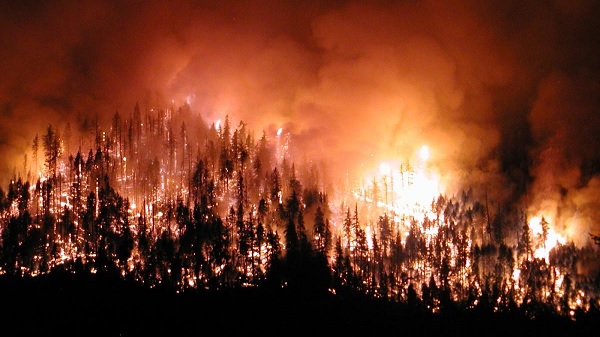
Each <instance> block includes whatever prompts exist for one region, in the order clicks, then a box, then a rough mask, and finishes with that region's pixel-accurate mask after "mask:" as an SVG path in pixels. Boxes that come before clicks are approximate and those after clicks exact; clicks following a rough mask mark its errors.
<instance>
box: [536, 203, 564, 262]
mask: <svg viewBox="0 0 600 337" xmlns="http://www.w3.org/2000/svg"><path fill="white" fill-rule="evenodd" d="M544 222H545V223H546V226H547V229H546V233H545V234H544V225H543V224H544ZM529 229H530V231H531V233H532V234H533V239H534V240H535V241H534V242H535V243H536V244H535V246H534V248H535V251H534V257H536V258H538V259H545V260H546V262H548V256H549V254H550V251H551V250H552V249H553V248H554V247H556V245H558V244H561V245H564V244H565V243H566V242H567V239H566V237H565V236H563V235H561V234H560V233H557V232H556V231H555V230H554V229H553V228H552V227H551V226H550V222H549V221H548V220H546V218H545V217H544V216H541V215H536V216H533V217H531V219H530V220H529ZM544 236H545V237H544Z"/></svg>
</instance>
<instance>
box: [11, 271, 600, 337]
mask: <svg viewBox="0 0 600 337" xmlns="http://www.w3.org/2000/svg"><path fill="white" fill-rule="evenodd" d="M0 306H1V308H2V311H1V312H2V313H1V316H0V329H1V331H3V332H4V331H10V332H11V333H10V334H6V335H7V336H8V335H11V336H17V335H46V334H48V333H52V334H56V335H59V336H67V335H68V336H92V335H100V336H207V335H211V336H212V335H222V336H230V335H240V336H244V335H246V336H250V335H252V336H254V335H263V336H285V335H292V334H293V335H324V334H325V335H328V334H330V335H335V336H338V335H345V336H375V335H378V334H386V335H387V336H510V337H512V336H594V335H598V333H600V317H592V316H591V315H588V316H583V317H581V318H580V319H579V320H578V321H577V322H572V321H568V320H563V319H560V318H557V317H547V318H545V319H537V320H529V319H525V318H523V317H520V316H516V315H512V316H510V315H481V314H477V313H475V312H470V313H460V314H453V315H452V316H451V317H449V316H432V315H424V314H415V313H414V312H411V311H410V310H407V308H406V307H403V306H401V305H392V304H390V303H388V302H383V301H375V300H369V299H365V298H357V297H352V298H347V297H346V298H340V296H333V295H331V294H314V293H298V292H291V291H289V290H277V291H273V290H261V289H238V290H227V291H220V292H203V293H193V294H191V293H188V294H178V295H176V294H172V293H171V292H167V291H163V290H158V289H145V288H143V287H142V286H141V285H139V284H137V283H133V282H127V281H124V280H120V279H115V278H111V277H108V276H99V275H74V274H68V273H54V274H51V275H43V276H38V277H35V278H31V277H28V278H16V277H8V276H0ZM0 335H5V334H4V333H0Z"/></svg>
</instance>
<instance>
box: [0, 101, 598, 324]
mask: <svg viewBox="0 0 600 337" xmlns="http://www.w3.org/2000/svg"><path fill="white" fill-rule="evenodd" d="M189 116H190V114H189V107H185V106H184V107H181V108H180V109H179V110H174V109H172V108H165V107H146V109H145V110H144V111H142V109H141V107H140V106H139V104H136V106H135V108H134V109H133V111H132V113H131V115H130V117H129V118H124V117H123V118H122V117H121V115H120V114H119V113H116V114H115V115H114V116H113V118H112V120H111V123H110V125H108V127H107V128H106V129H103V128H102V127H101V126H100V125H99V124H98V123H97V122H96V124H95V127H94V130H93V131H94V132H93V133H88V132H86V133H83V134H82V138H81V142H80V143H81V144H90V148H89V149H85V150H83V149H79V150H78V151H77V152H76V153H74V154H73V153H64V152H63V150H64V147H63V143H62V142H61V138H60V136H59V135H58V133H57V132H56V131H55V130H54V128H53V127H52V126H49V127H48V129H47V130H46V133H45V134H44V135H43V137H42V140H43V146H44V154H45V170H38V172H39V174H38V177H37V180H36V181H32V182H29V181H23V179H22V178H21V177H15V179H13V181H11V183H10V184H9V186H8V193H5V192H4V191H3V190H1V189H0V230H1V234H2V235H1V237H2V241H1V248H2V249H1V250H0V253H1V255H0V262H1V264H0V265H1V268H2V269H1V271H2V273H10V274H20V275H21V274H27V275H33V276H35V275H40V274H43V273H48V272H51V271H53V270H56V269H67V270H78V271H80V272H89V273H110V274H114V275H118V276H119V277H123V278H129V279H134V280H137V281H139V282H140V283H142V284H144V285H146V286H148V287H157V286H161V287H168V288H171V289H173V290H174V291H184V290H194V289H204V288H210V289H219V288H223V287H256V286H274V287H295V288H306V289H311V290H313V291H330V292H335V293H340V294H341V293H351V292H357V293H361V294H366V295H368V296H372V297H376V298H384V299H387V300H390V301H397V302H406V303H409V304H410V305H411V306H414V307H419V308H421V309H423V310H427V311H431V312H438V311H443V310H448V308H451V307H453V308H456V307H459V308H464V309H471V308H483V309H485V310H490V311H494V312H495V311H511V310H524V311H525V312H527V313H530V314H532V315H534V314H535V312H537V311H539V310H552V311H555V312H557V313H560V314H562V315H565V316H573V315H574V312H575V311H576V310H592V309H595V308H596V307H597V306H598V299H599V294H598V289H596V287H595V285H596V284H597V283H594V282H597V278H598V275H593V276H592V277H589V276H587V275H582V274H581V273H580V272H579V271H578V268H577V264H578V262H579V261H582V260H584V259H586V258H588V257H589V256H590V255H591V254H594V251H593V250H591V249H589V248H578V247H575V245H574V244H573V243H572V242H567V241H566V240H565V239H564V238H563V237H561V236H560V235H559V234H558V233H556V232H555V231H554V230H553V229H552V226H551V225H552V224H551V223H550V222H549V221H548V219H546V218H545V217H543V216H540V217H532V218H529V219H527V217H526V216H525V213H524V212H523V211H522V210H521V209H516V210H515V209H508V208H507V209H502V210H498V211H497V212H496V213H495V214H492V212H491V210H490V207H489V203H488V200H487V198H483V199H482V198H479V197H477V196H476V195H477V193H476V192H477V191H474V190H473V189H472V188H468V189H465V190H464V191H461V192H460V193H458V194H457V195H446V194H444V193H443V189H442V188H441V186H440V183H439V178H438V177H437V176H436V174H435V172H431V171H429V170H428V169H427V160H428V158H429V154H430V152H429V148H428V147H426V146H423V147H420V148H419V150H418V152H419V159H418V161H416V162H413V163H410V162H408V161H401V162H388V163H383V164H382V165H381V166H380V167H379V168H380V170H379V172H378V173H376V174H373V176H372V177H369V178H368V179H367V180H366V181H368V183H366V184H364V185H362V186H360V187H359V188H355V189H353V190H352V191H351V192H350V193H349V194H347V195H344V196H343V198H342V199H341V200H334V201H331V200H329V196H328V195H327V193H326V192H325V191H323V190H322V189H321V188H320V187H319V184H318V183H317V182H318V181H319V180H320V179H322V177H321V176H320V174H319V172H318V170H316V169H315V167H299V166H297V165H296V163H295V162H293V158H291V156H289V155H288V154H287V152H286V151H287V147H289V146H290V143H289V141H286V143H285V144H284V145H283V146H285V147H286V149H283V150H285V151H282V149H280V148H278V146H277V144H272V143H271V142H270V140H269V138H268V136H267V134H266V133H265V132H264V131H263V134H262V137H260V139H258V140H256V139H255V138H254V135H253V134H252V132H251V131H250V130H248V129H247V127H246V125H245V124H244V123H243V122H240V123H239V124H238V125H237V126H236V127H233V126H232V123H231V121H230V119H229V117H228V116H227V117H226V118H225V121H224V123H223V124H221V122H220V121H217V122H215V123H212V124H210V125H208V124H207V123H204V122H203V123H191V122H190V121H189V120H187V119H186V118H189ZM176 125H180V126H181V127H180V131H179V132H175V131H174V130H176V128H175V126H176ZM189 125H194V126H195V127H194V128H190V127H188V126H189ZM280 135H281V130H279V131H278V134H277V135H276V136H275V137H276V139H278V137H280ZM86 137H87V138H86ZM90 137H93V139H88V138H90ZM37 142H38V140H37V136H36V138H35V139H34V146H33V147H32V152H33V157H34V158H36V157H37V151H38V148H37ZM280 146H281V144H280ZM86 152H87V155H86V154H85V153H86ZM282 152H283V153H286V155H281V153H282ZM36 165H37V164H36ZM36 170H37V167H36ZM298 172H303V175H302V177H309V178H308V179H306V180H302V178H301V177H300V176H299V175H298ZM334 203H338V205H332V204H334ZM334 206H335V207H334ZM590 235H591V237H592V239H593V240H594V242H595V243H596V244H600V238H599V237H598V236H595V235H592V234H590Z"/></svg>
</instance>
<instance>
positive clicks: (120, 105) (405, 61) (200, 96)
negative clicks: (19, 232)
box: [0, 0, 600, 244]
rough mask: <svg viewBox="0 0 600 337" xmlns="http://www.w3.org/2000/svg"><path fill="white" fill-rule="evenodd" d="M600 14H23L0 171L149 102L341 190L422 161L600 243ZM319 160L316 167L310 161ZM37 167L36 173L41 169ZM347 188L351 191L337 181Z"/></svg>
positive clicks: (14, 5)
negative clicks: (262, 146)
mask: <svg viewBox="0 0 600 337" xmlns="http://www.w3.org/2000/svg"><path fill="white" fill-rule="evenodd" d="M598 9H599V8H598V4H597V3H596V2H594V1H554V2H552V1H548V2H528V3H522V2H519V1H517V2H510V1H508V2H507V1H468V0H466V1H443V2H439V1H333V2H332V1H323V2H318V1H306V2H303V1H254V2H239V1H214V2H211V1H204V2H193V1H190V2H187V1H177V2H127V3H123V2H120V1H114V2H113V1H79V2H76V3H73V2H68V1H66V2H61V1H58V2H52V3H51V4H50V3H46V2H37V1H24V2H7V3H3V4H2V5H0V19H1V20H0V31H1V32H2V33H0V44H1V45H2V46H3V48H2V49H1V50H0V59H2V60H3V61H2V62H0V70H1V74H2V76H0V119H1V121H0V155H1V157H2V158H3V160H2V166H1V168H0V173H1V176H2V179H3V181H4V183H3V184H5V183H6V181H7V180H8V179H10V178H11V177H12V176H13V175H14V174H15V172H20V171H22V170H23V168H24V166H25V164H24V161H25V159H24V157H23V154H24V153H26V152H27V151H29V153H30V147H31V142H32V139H33V137H34V136H35V134H36V133H42V132H43V130H44V129H45V128H46V127H47V126H48V124H50V123H53V124H55V125H57V126H59V127H60V128H62V127H64V121H67V120H72V121H73V124H74V125H73V127H74V128H75V129H77V128H81V125H82V124H83V121H84V120H85V118H86V117H87V118H96V117H98V118H99V119H100V120H109V118H110V117H111V116H112V115H113V114H114V113H115V112H117V111H118V112H119V113H120V114H121V115H122V116H128V115H129V114H131V113H132V111H133V108H134V106H135V103H136V102H138V101H139V102H140V105H141V106H142V108H144V107H149V106H152V105H169V106H170V105H173V106H179V105H181V104H183V103H184V102H188V103H189V104H190V108H191V110H192V111H193V112H194V113H196V114H198V115H199V116H201V117H202V119H203V120H204V121H206V122H208V123H211V122H214V121H216V120H218V119H221V120H222V119H224V118H225V116H227V115H229V117H230V118H231V119H232V121H234V123H235V122H237V121H242V120H243V121H244V122H246V124H247V125H248V127H249V129H251V130H255V131H256V133H257V135H260V133H261V132H262V131H263V130H264V131H265V132H266V134H267V137H268V138H270V139H271V140H273V139H274V138H275V137H276V135H275V132H276V130H278V129H279V128H283V129H284V131H285V132H286V133H288V134H289V135H290V140H291V142H292V147H293V148H292V149H291V151H292V154H293V156H294V158H295V160H298V161H302V160H306V159H307V158H308V160H314V161H315V162H318V163H323V166H324V167H327V171H328V172H329V176H331V177H332V178H336V177H339V178H337V179H342V177H343V179H346V180H347V179H352V178H356V177H360V176H361V175H362V174H363V173H364V172H365V171H369V170H371V169H373V168H376V167H377V165H378V164H379V162H380V161H383V160H389V159H404V158H406V159H410V158H412V156H414V155H415V153H416V151H417V150H418V149H419V148H420V146H421V145H423V144H426V145H428V146H429V148H430V149H431V159H430V160H431V162H430V165H432V167H435V168H436V170H437V171H439V173H440V174H441V175H442V179H443V184H444V186H445V188H446V190H447V192H448V193H449V194H452V193H458V192H460V190H461V189H462V188H466V187H468V186H469V185H471V186H474V187H476V188H478V189H480V190H484V191H485V193H486V194H488V195H489V196H490V200H494V202H495V203H496V204H497V205H500V204H503V203H507V202H514V203H517V204H522V205H523V206H521V207H523V208H525V209H526V210H527V211H528V214H530V215H534V214H538V213H543V214H548V215H547V217H548V218H549V219H551V220H552V221H551V222H553V223H551V225H552V226H554V227H555V228H556V229H557V230H560V229H563V228H567V227H568V231H567V233H569V235H570V236H571V238H573V239H574V240H576V241H577V242H578V243H579V244H585V243H586V242H587V241H586V240H588V241H589V239H586V237H585V236H586V235H587V232H593V233H600V225H599V224H598V222H597V221H595V219H598V216H597V214H596V211H595V210H597V209H598V207H596V203H597V201H596V200H599V199H598V193H599V192H600V191H599V188H598V179H599V178H598V172H599V171H600V160H599V159H600V156H599V155H600V153H598V151H600V150H598V149H600V147H599V145H600V144H599V142H600V140H599V138H600V137H598V136H597V133H598V131H597V130H598V127H599V126H600V125H598V124H599V123H600V122H599V121H600V119H599V118H598V113H597V112H598V108H599V107H600V104H599V103H600V102H598V97H600V95H599V94H600V93H599V90H600V87H599V85H600V83H599V80H598V79H599V78H600V76H598V75H599V73H600V71H599V70H600V67H599V62H600V61H599V59H598V57H597V55H599V52H600V38H599V37H598V34H596V33H595V32H597V31H599V28H600V27H599V25H600V24H599V23H600V20H599V19H600V17H599V10H598ZM310 158H312V159H310ZM29 160H30V161H31V158H30V159H29ZM335 183H336V184H337V183H338V182H335Z"/></svg>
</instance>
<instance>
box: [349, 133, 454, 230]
mask: <svg viewBox="0 0 600 337" xmlns="http://www.w3.org/2000/svg"><path fill="white" fill-rule="evenodd" d="M430 155H431V153H430V150H429V147H428V146H427V145H423V146H421V147H420V148H419V150H418V151H417V156H416V157H417V163H416V165H413V164H411V163H410V162H409V161H404V162H403V161H401V160H397V159H394V160H387V161H384V162H381V163H380V164H379V169H378V170H377V171H375V172H376V173H374V174H371V175H370V176H371V177H372V178H369V179H367V181H366V184H365V186H364V187H363V188H362V189H361V190H360V191H355V192H354V195H355V197H357V198H360V199H364V200H365V201H367V202H374V203H376V204H377V206H378V207H382V208H384V209H387V210H389V211H393V212H394V213H395V214H396V215H404V216H412V217H414V218H415V219H417V220H419V221H422V220H423V218H424V217H425V216H426V215H429V213H430V212H431V207H430V206H431V203H432V201H434V200H435V199H436V198H437V197H438V196H439V195H440V194H441V193H443V191H442V186H441V185H440V178H439V175H438V174H437V173H436V172H435V171H434V170H433V169H431V168H430V167H429V165H428V160H429V158H430Z"/></svg>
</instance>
